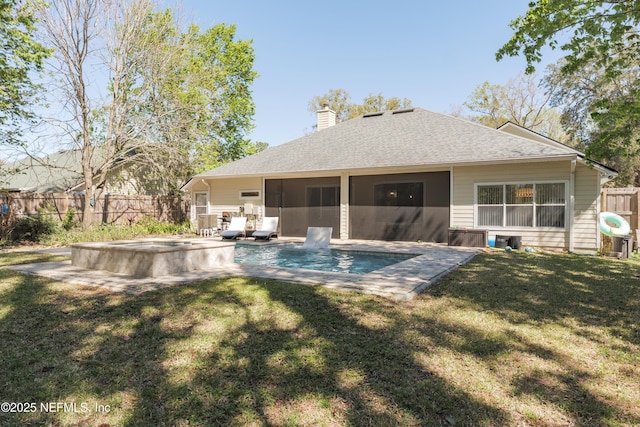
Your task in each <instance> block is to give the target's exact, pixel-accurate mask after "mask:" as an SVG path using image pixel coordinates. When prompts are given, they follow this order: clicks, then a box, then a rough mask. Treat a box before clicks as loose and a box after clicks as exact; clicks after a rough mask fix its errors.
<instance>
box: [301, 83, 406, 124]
mask: <svg viewBox="0 0 640 427" xmlns="http://www.w3.org/2000/svg"><path fill="white" fill-rule="evenodd" d="M349 99H351V95H349V93H348V92H347V91H346V90H344V89H330V90H329V92H327V93H326V94H324V95H319V96H315V97H313V98H311V100H310V101H309V111H310V112H312V113H315V112H316V111H318V110H320V109H322V107H324V106H325V105H327V106H329V108H330V109H331V110H333V111H335V112H336V123H340V122H344V121H345V120H349V119H353V118H355V117H359V116H362V115H363V114H367V113H374V112H377V111H390V110H398V109H401V108H409V107H411V100H410V99H407V98H404V99H400V98H397V97H391V98H385V97H384V96H382V94H381V93H380V94H378V95H371V94H369V96H367V97H365V98H364V99H363V101H362V104H355V103H351V102H349Z"/></svg>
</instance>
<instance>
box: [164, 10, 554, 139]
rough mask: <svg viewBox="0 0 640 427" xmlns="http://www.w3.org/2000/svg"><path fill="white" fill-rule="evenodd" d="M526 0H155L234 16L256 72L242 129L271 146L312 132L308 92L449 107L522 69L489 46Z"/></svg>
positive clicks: (213, 18) (222, 19) (225, 18)
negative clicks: (252, 110) (248, 119)
mask: <svg viewBox="0 0 640 427" xmlns="http://www.w3.org/2000/svg"><path fill="white" fill-rule="evenodd" d="M528 3H529V0H485V1H478V0H459V1H434V0H394V1H379V0H368V1H365V0H341V1H340V0H317V1H304V0H271V1H265V0H235V1H229V0H225V1H221V0H182V2H180V3H176V2H175V1H173V2H172V1H164V2H163V3H161V4H162V5H164V6H165V7H172V8H173V9H176V10H177V11H178V12H179V13H180V14H181V15H182V16H183V18H184V19H186V20H187V21H188V22H194V23H196V24H198V25H199V26H200V27H201V28H202V29H206V28H210V27H211V26H213V25H215V24H218V23H225V24H235V25H236V37H237V39H242V40H248V39H251V40H253V47H254V49H255V55H256V58H255V63H254V70H255V71H257V72H258V74H259V75H260V77H259V78H258V79H256V81H255V82H254V85H253V100H254V102H255V105H256V114H255V116H254V119H255V121H254V124H255V129H254V130H253V131H252V133H251V134H250V135H249V138H250V139H251V140H253V141H263V142H267V143H269V144H270V145H272V146H273V145H279V144H282V143H284V142H288V141H291V140H293V139H296V138H299V137H301V136H304V135H305V134H307V133H310V132H312V131H313V125H315V120H316V119H315V113H312V112H310V111H309V110H308V105H309V101H310V100H311V99H312V98H313V97H314V96H318V95H323V94H325V93H327V92H328V91H329V90H330V89H344V90H346V91H347V92H348V93H349V94H350V95H351V99H350V101H351V102H354V103H361V102H362V101H363V99H364V97H366V96H368V95H369V94H375V95H377V94H382V95H383V96H385V97H398V98H401V99H402V98H408V99H410V100H411V101H412V105H413V106H414V107H421V108H425V109H427V110H431V111H435V112H440V113H445V114H448V113H450V112H451V111H452V110H453V106H456V105H457V106H461V105H462V104H463V103H464V102H465V100H466V99H467V97H468V96H469V95H470V94H471V93H472V92H473V90H474V89H475V88H476V87H477V86H478V85H480V84H482V83H483V82H485V81H488V82H490V83H492V84H506V83H507V81H508V80H509V79H510V78H513V77H517V75H518V73H520V72H522V71H523V70H524V67H525V61H524V59H523V58H521V57H518V58H507V59H504V60H502V61H500V62H497V61H496V59H495V52H496V51H497V50H498V49H499V48H500V47H501V46H502V45H503V44H504V43H506V42H507V41H508V40H509V38H510V36H511V34H512V30H511V28H510V27H509V23H510V22H511V21H513V20H514V19H515V18H517V17H518V16H520V15H523V14H524V13H525V12H526V10H527V4H528ZM554 53H555V52H550V54H551V57H549V59H553V54H554ZM558 57H559V56H558V55H556V57H555V59H557V58H558ZM545 59H547V58H545ZM548 62H553V61H552V60H550V61H548ZM548 62H547V63H548ZM543 65H544V63H543ZM541 70H542V69H541Z"/></svg>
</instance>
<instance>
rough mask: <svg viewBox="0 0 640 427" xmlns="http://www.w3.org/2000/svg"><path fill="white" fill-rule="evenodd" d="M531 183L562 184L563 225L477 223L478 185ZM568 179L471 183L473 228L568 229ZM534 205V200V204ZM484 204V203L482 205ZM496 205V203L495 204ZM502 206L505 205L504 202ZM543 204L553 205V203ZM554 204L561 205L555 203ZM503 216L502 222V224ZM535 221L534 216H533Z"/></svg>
mask: <svg viewBox="0 0 640 427" xmlns="http://www.w3.org/2000/svg"><path fill="white" fill-rule="evenodd" d="M527 184H533V185H534V187H535V185H536V184H564V227H537V226H536V227H527V226H487V225H478V187H480V186H486V185H502V186H505V185H527ZM569 191H570V189H569V181H568V180H540V181H538V180H534V181H496V182H476V183H474V185H473V227H474V228H487V229H491V230H524V231H526V230H535V231H566V230H568V229H569V221H568V218H569V217H568V215H569V202H568V200H569V197H570V192H569ZM533 205H534V206H535V200H534V204H533ZM483 206H485V205H483ZM496 206H498V205H496ZM502 206H506V205H505V204H504V203H503V204H502ZM509 206H531V205H509ZM543 206H554V205H553V204H548V205H543ZM555 206H562V205H560V204H555ZM504 218H505V217H504V216H503V224H504ZM534 221H535V216H534Z"/></svg>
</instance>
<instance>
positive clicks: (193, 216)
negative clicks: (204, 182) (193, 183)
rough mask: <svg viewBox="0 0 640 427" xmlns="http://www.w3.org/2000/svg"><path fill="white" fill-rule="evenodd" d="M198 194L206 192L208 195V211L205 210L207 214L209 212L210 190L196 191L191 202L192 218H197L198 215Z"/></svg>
mask: <svg viewBox="0 0 640 427" xmlns="http://www.w3.org/2000/svg"><path fill="white" fill-rule="evenodd" d="M198 194H205V195H206V196H207V206H206V208H207V211H206V212H205V214H208V213H209V205H210V203H209V192H208V191H194V192H193V201H192V203H191V219H192V220H194V221H195V220H197V219H198V216H197V214H196V209H197V208H198V206H197V205H196V200H197V199H198V196H197V195H198Z"/></svg>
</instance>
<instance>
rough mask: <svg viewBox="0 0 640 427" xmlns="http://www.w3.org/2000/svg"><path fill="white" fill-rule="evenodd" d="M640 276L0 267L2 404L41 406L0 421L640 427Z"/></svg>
mask: <svg viewBox="0 0 640 427" xmlns="http://www.w3.org/2000/svg"><path fill="white" fill-rule="evenodd" d="M50 259H51V258H45V257H44V256H42V255H29V256H25V255H24V254H0V265H7V264H11V263H16V262H32V261H41V260H50ZM639 268H640V263H639V262H637V261H627V262H625V261H613V260H605V259H602V258H596V257H580V256H573V255H558V254H555V255H550V254H542V253H537V254H527V253H510V254H509V253H504V252H492V253H486V254H482V255H480V256H478V257H476V258H475V259H474V260H473V261H472V262H470V263H468V264H466V265H464V266H463V267H461V268H460V269H459V270H457V271H456V272H454V273H452V274H450V275H448V276H446V277H445V278H443V279H442V280H441V281H440V282H439V283H438V284H436V285H435V286H433V287H432V288H430V289H429V290H427V292H426V293H425V294H423V295H421V296H420V297H418V298H416V299H414V300H413V301H410V302H397V301H393V300H388V299H384V298H381V297H375V296H368V295H360V294H356V293H346V292H339V291H332V290H329V289H325V288H322V287H310V286H301V285H292V284H285V283H280V282H275V281H265V280H254V279H237V278H234V279H225V280H209V281H204V282H199V283H194V284H191V285H188V286H181V287H177V288H170V289H164V290H162V291H156V292H149V293H147V294H143V295H142V296H137V297H133V296H127V295H121V294H113V293H108V292H105V291H101V290H96V289H93V288H88V287H80V286H72V285H68V284H63V283H59V282H53V281H51V280H47V279H44V278H37V277H32V276H26V275H22V274H19V273H15V272H13V271H10V270H4V269H1V270H0V345H1V346H2V347H1V349H0V402H14V403H27V404H30V403H36V410H35V411H34V412H28V413H0V425H2V426H12V425H15V426H25V425H105V426H106V425H111V426H143V425H144V426H160V425H167V426H174V425H175V426H187V425H189V426H192V425H201V426H211V425H274V426H280V425H314V426H315V425H327V426H334V425H335V426H337V425H384V426H387V425H434V426H438V425H459V426H471V425H473V426H475V425H487V426H495V425H550V426H555V425H558V426H565V425H582V426H591V425H593V426H601V425H629V426H630V425H638V424H640V387H638V384H640V284H639V282H640V279H639V278H638V276H639V275H640V272H639V271H640V270H639ZM59 402H60V403H59ZM43 404H44V407H43ZM65 404H66V406H65ZM73 404H75V407H74V406H73ZM96 405H98V406H96ZM13 408H14V409H16V408H18V405H13ZM51 408H53V409H54V410H55V412H54V411H52V410H51ZM43 409H49V412H46V411H43ZM74 410H75V411H74Z"/></svg>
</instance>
